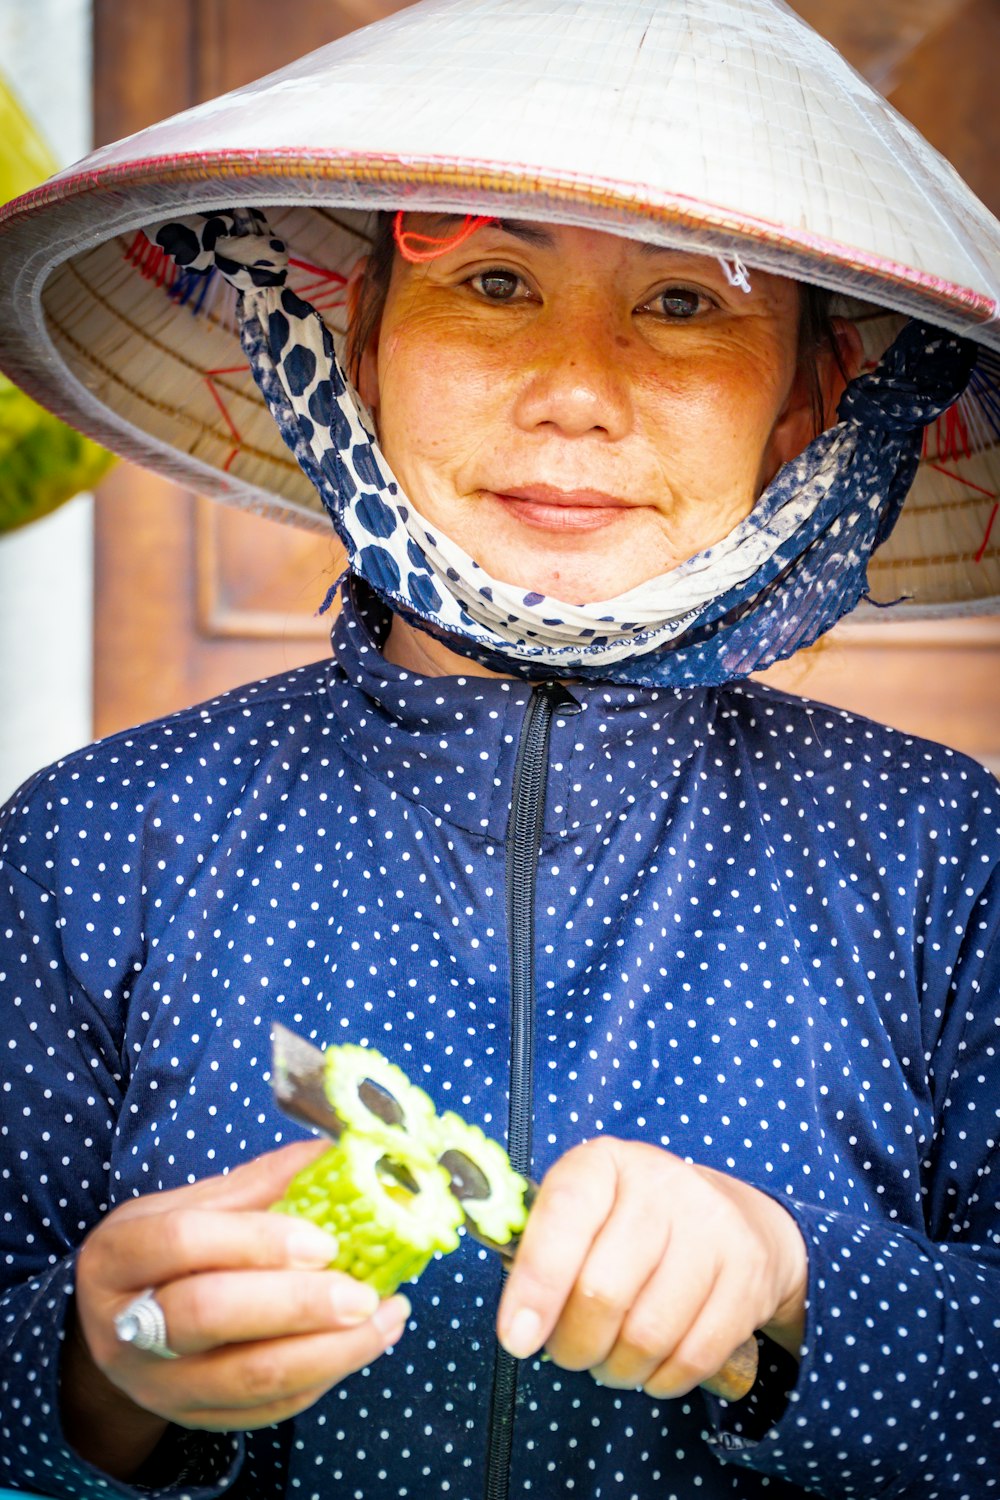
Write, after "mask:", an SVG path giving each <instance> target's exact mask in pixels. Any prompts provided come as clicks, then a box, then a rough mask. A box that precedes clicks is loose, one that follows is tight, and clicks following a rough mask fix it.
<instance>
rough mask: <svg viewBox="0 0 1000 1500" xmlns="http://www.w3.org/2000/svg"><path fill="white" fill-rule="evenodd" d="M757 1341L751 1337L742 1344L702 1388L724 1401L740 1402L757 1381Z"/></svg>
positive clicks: (703, 1383)
mask: <svg viewBox="0 0 1000 1500" xmlns="http://www.w3.org/2000/svg"><path fill="white" fill-rule="evenodd" d="M757 1359H758V1352H757V1340H756V1339H755V1338H754V1337H753V1336H752V1335H751V1337H750V1338H748V1339H747V1340H746V1342H745V1343H742V1344H741V1345H740V1347H739V1348H738V1349H734V1350H733V1352H732V1354H731V1355H730V1356H729V1358H728V1359H727V1360H726V1363H725V1364H724V1365H723V1366H722V1369H721V1370H719V1371H718V1372H717V1374H715V1375H713V1376H712V1378H711V1379H710V1380H703V1381H702V1383H701V1388H702V1390H704V1391H709V1392H711V1394H712V1395H713V1396H721V1397H722V1398H723V1400H724V1401H739V1399H740V1397H741V1396H745V1395H746V1393H747V1391H749V1389H750V1387H751V1386H752V1385H753V1383H754V1381H755V1380H756V1379H757Z"/></svg>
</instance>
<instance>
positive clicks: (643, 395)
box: [359, 214, 812, 604]
mask: <svg viewBox="0 0 1000 1500" xmlns="http://www.w3.org/2000/svg"><path fill="white" fill-rule="evenodd" d="M455 223H456V221H455V220H454V219H452V218H449V217H447V216H443V215H431V214H420V215H416V214H415V215H409V216H408V217H407V220H406V228H407V230H408V231H409V230H415V231H417V232H419V233H422V234H429V235H438V236H445V235H447V234H449V233H450V232H452V231H453V230H454V227H455ZM750 279H751V282H752V290H751V291H750V292H749V293H746V292H743V291H741V290H740V289H739V288H737V287H732V286H730V285H729V283H728V281H727V278H726V275H725V272H724V270H723V268H722V266H721V265H720V264H719V263H718V261H717V260H715V259H714V258H711V257H707V256H701V255H692V254H687V253H682V252H680V251H677V250H663V249H658V248H655V247H653V246H649V245H644V244H641V243H639V242H638V241H635V240H629V239H621V238H618V237H617V236H615V235H610V234H605V233H601V232H598V231H596V230H588V229H575V228H565V227H561V226H557V225H541V224H534V223H528V222H526V221H503V222H502V223H492V224H485V225H483V226H481V227H480V228H479V229H477V231H476V232H475V233H474V234H473V235H472V236H471V237H470V238H468V239H467V240H466V241H465V242H464V243H463V244H461V245H459V246H457V247H456V248H454V249H451V250H449V251H447V252H446V253H444V254H442V255H440V256H439V257H438V258H436V259H434V260H432V261H430V262H428V263H425V264H418V265H414V264H411V263H409V262H408V261H406V260H404V259H403V258H402V257H401V256H400V255H398V254H397V256H396V259H395V264H394V267H393V271H392V277H391V281H390V285H389V290H388V297H387V300H386V303H385V308H384V312H383V315H382V319H381V323H380V326H379V328H378V329H377V331H376V333H375V335H374V336H373V339H372V341H371V343H370V345H369V348H368V349H367V350H366V351H365V352H364V354H363V357H362V362H361V369H360V375H359V386H360V390H361V394H362V397H363V398H364V399H365V401H366V402H367V403H368V405H369V406H370V407H371V409H372V411H373V413H374V415H375V418H376V421H377V424H378V431H379V436H380V440H381V443H382V448H383V450H384V452H385V454H386V457H387V458H388V460H389V462H390V464H391V465H392V467H393V470H394V471H395V474H396V476H397V478H398V479H399V481H400V483H401V484H402V486H403V488H404V490H405V491H406V493H407V494H408V495H409V496H410V497H411V499H412V500H413V502H414V503H415V505H416V506H417V508H418V509H419V510H420V511H421V513H422V514H423V515H424V516H425V517H426V518H427V520H429V521H431V522H433V523H434V524H436V525H437V526H439V527H440V528H441V530H442V531H443V532H445V533H446V534H447V535H448V536H449V537H451V538H452V540H453V541H455V542H457V543H458V544H459V545H460V546H461V547H463V548H464V549H465V550H466V551H467V552H468V553H470V554H471V556H472V557H473V558H475V559H476V561H477V562H478V563H480V565H481V566H482V567H483V568H484V569H485V570H486V571H487V572H488V573H490V574H492V576H493V577H495V578H497V579H499V580H501V581H503V582H507V583H512V584H516V585H518V586H520V587H523V588H525V589H528V590H533V591H536V592H538V593H544V594H548V595H550V596H553V597H555V598H558V599H562V600H565V601H566V602H568V603H576V604H580V603H585V602H589V601H594V600H601V599H609V598H613V597H614V596H615V595H617V594H621V593H624V592H625V591H626V590H627V589H631V588H634V587H635V586H636V585H637V584H640V583H643V582H645V581H646V580H647V579H650V578H654V577H656V575H657V574H660V573H664V572H667V571H668V570H669V569H671V568H673V567H675V566H676V565H677V564H678V563H680V562H682V561H683V560H684V559H685V558H688V557H690V556H692V554H694V553H696V552H699V551H701V549H702V548H704V547H706V546H708V545H709V544H710V543H712V542H714V541H717V540H718V539H719V538H721V537H723V536H725V534H726V533H727V532H728V531H730V530H731V529H732V527H733V526H734V525H735V524H736V523H737V522H738V521H739V520H741V519H742V518H743V517H744V516H746V515H747V513H748V512H749V511H750V509H751V508H752V506H753V504H754V501H755V500H756V498H757V496H758V495H759V494H760V492H761V490H762V489H763V488H764V486H765V485H766V484H767V483H768V482H769V481H770V479H771V478H772V477H773V475H774V474H775V473H776V472H777V470H778V468H779V467H780V466H781V464H782V463H784V462H785V461H786V460H787V459H789V458H791V457H793V456H794V455H795V454H796V453H798V452H800V451H801V450H802V448H803V447H805V445H806V444H807V443H808V441H809V439H810V438H811V436H812V425H811V416H810V411H809V402H808V395H807V388H806V382H805V381H804V379H803V378H802V377H801V374H800V372H799V371H798V369H797V342H798V315H799V293H798V288H797V286H796V284H795V283H794V282H791V281H788V280H786V279H785V278H783V277H779V276H772V275H767V274H765V273H763V272H761V271H753V272H752V273H751V278H750Z"/></svg>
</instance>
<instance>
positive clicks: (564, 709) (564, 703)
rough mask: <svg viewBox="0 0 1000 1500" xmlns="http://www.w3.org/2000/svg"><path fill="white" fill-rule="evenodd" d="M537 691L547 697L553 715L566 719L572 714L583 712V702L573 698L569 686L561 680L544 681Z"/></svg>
mask: <svg viewBox="0 0 1000 1500" xmlns="http://www.w3.org/2000/svg"><path fill="white" fill-rule="evenodd" d="M538 692H539V693H541V694H542V695H543V696H544V697H545V698H547V699H548V702H549V707H550V709H551V710H552V713H553V715H555V714H558V715H559V716H560V717H561V718H564V719H566V718H570V717H571V716H572V715H573V714H580V713H583V704H582V703H581V702H580V700H579V699H578V698H574V697H573V694H572V693H571V692H570V690H569V688H568V687H566V686H565V685H564V684H563V683H561V682H545V683H543V684H542V686H541V687H540V688H539V689H538Z"/></svg>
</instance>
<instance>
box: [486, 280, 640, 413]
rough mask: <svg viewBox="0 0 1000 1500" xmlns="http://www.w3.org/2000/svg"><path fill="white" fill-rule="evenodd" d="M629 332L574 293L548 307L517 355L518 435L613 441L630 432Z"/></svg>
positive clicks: (600, 305) (587, 298) (596, 303)
mask: <svg viewBox="0 0 1000 1500" xmlns="http://www.w3.org/2000/svg"><path fill="white" fill-rule="evenodd" d="M629 344H630V339H629V337H628V334H627V333H625V334H623V331H622V330H620V329H619V328H617V327H616V324H615V318H614V313H613V311H612V309H611V308H610V307H608V306H606V305H604V304H603V303H602V301H601V300H600V299H594V298H592V297H590V296H579V297H576V298H567V299H563V300H561V301H556V302H553V303H551V304H550V305H549V306H547V307H546V308H545V309H544V311H543V312H542V314H541V316H540V317H539V319H538V321H537V322H536V324H535V326H534V327H533V329H532V330H531V335H530V336H529V337H528V338H527V340H526V346H525V347H523V348H522V349H521V350H520V351H519V353H520V357H521V361H522V368H523V369H524V372H525V373H524V377H523V379H522V381H521V382H520V384H519V387H518V393H517V400H516V407H515V420H516V421H517V423H518V425H519V426H520V427H521V429H522V430H523V431H526V432H548V433H551V434H553V435H557V434H558V435H561V436H563V437H569V438H578V437H588V436H589V437H596V438H599V439H601V440H604V441H617V440H618V439H620V438H623V437H625V436H626V435H627V433H628V432H629V431H630V430H631V428H632V423H633V401H632V389H631V376H630V372H629V368H628V346H629Z"/></svg>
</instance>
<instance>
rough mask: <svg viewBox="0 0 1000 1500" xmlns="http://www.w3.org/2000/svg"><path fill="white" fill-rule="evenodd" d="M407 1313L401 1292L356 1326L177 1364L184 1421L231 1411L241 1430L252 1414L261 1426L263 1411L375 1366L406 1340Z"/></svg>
mask: <svg viewBox="0 0 1000 1500" xmlns="http://www.w3.org/2000/svg"><path fill="white" fill-rule="evenodd" d="M409 1315H410V1304H409V1301H408V1300H407V1298H406V1297H404V1296H402V1295H400V1294H397V1295H396V1296H394V1297H390V1298H388V1299H387V1300H386V1301H385V1302H383V1303H382V1305H381V1306H380V1307H379V1309H378V1311H377V1312H376V1314H375V1316H374V1317H372V1318H369V1320H368V1321H367V1322H366V1323H363V1324H361V1325H360V1326H359V1327H358V1328H352V1329H345V1330H337V1331H335V1332H332V1333H313V1334H301V1335H298V1336H292V1337H290V1338H282V1339H266V1340H262V1341H260V1342H258V1343H255V1344H236V1345H228V1346H227V1347H226V1348H223V1349H214V1350H211V1351H210V1352H208V1353H207V1354H201V1355H197V1354H196V1355H191V1356H190V1357H189V1358H187V1359H185V1360H184V1361H183V1363H181V1362H180V1361H177V1362H176V1368H177V1369H178V1372H179V1373H181V1374H183V1375H184V1377H185V1391H186V1394H185V1413H186V1415H185V1421H187V1416H188V1415H190V1416H193V1417H197V1416H198V1415H199V1413H211V1412H214V1411H222V1410H228V1411H232V1412H239V1413H242V1414H243V1417H242V1419H241V1420H240V1421H239V1422H238V1423H237V1425H238V1426H241V1427H242V1426H245V1425H246V1421H245V1419H246V1417H247V1416H248V1415H250V1414H253V1416H254V1419H255V1422H256V1423H257V1425H259V1419H260V1416H261V1413H262V1412H266V1411H269V1410H270V1409H272V1408H273V1407H274V1406H276V1405H278V1404H283V1403H287V1402H297V1401H304V1400H305V1399H307V1397H308V1396H309V1394H310V1393H311V1392H312V1391H314V1390H316V1389H319V1390H329V1389H330V1387H331V1386H333V1385H336V1384H337V1383H338V1382H339V1381H341V1380H343V1379H344V1378H345V1377H346V1376H347V1375H349V1374H352V1373H353V1372H354V1371H355V1370H360V1369H363V1368H364V1366H365V1365H367V1364H371V1363H372V1362H373V1361H374V1360H376V1359H377V1358H378V1357H379V1355H380V1354H382V1353H384V1351H385V1350H386V1349H387V1348H389V1347H390V1345H391V1344H393V1343H396V1342H397V1341H398V1339H399V1338H400V1337H401V1336H402V1334H403V1331H404V1330H405V1328H406V1320H407V1318H408V1317H409ZM158 1373H159V1372H157V1374H158ZM300 1409H301V1408H300Z"/></svg>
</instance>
